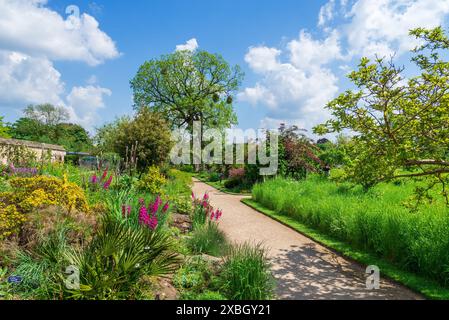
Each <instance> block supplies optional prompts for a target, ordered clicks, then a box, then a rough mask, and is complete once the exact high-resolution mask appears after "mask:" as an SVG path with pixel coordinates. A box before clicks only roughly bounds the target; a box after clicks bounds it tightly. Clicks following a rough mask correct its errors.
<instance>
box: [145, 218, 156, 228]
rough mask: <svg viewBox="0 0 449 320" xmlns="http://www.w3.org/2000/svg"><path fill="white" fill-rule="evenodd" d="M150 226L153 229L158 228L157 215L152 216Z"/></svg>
mask: <svg viewBox="0 0 449 320" xmlns="http://www.w3.org/2000/svg"><path fill="white" fill-rule="evenodd" d="M147 225H148V227H150V228H151V229H152V230H154V229H156V227H157V225H158V220H157V217H156V216H152V217H151V218H150V219H149V220H148V223H147Z"/></svg>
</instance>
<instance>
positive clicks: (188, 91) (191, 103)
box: [131, 51, 243, 128]
mask: <svg viewBox="0 0 449 320" xmlns="http://www.w3.org/2000/svg"><path fill="white" fill-rule="evenodd" d="M242 79H243V73H242V71H241V70H240V68H239V67H238V66H234V67H231V66H229V64H228V63H227V62H226V61H225V60H224V59H223V57H221V56H220V55H217V54H211V53H208V52H206V51H196V52H189V51H177V52H175V53H172V54H168V55H164V56H162V57H161V58H160V59H156V60H150V61H147V62H145V63H144V64H143V65H142V66H141V67H140V68H139V71H138V72H137V74H136V76H135V77H134V79H132V80H131V88H132V89H133V91H134V103H135V107H136V108H137V109H140V108H141V107H143V106H148V107H150V108H152V109H154V110H155V111H157V112H160V113H161V114H163V115H164V116H165V117H166V118H167V120H168V121H169V123H170V125H171V126H172V127H182V126H187V127H188V128H191V126H192V122H193V121H199V120H202V124H203V126H204V127H214V128H226V127H229V126H230V125H231V124H236V123H237V117H236V115H235V113H234V110H233V107H232V103H233V95H234V94H235V93H236V91H237V89H238V87H239V85H240V84H241V81H242Z"/></svg>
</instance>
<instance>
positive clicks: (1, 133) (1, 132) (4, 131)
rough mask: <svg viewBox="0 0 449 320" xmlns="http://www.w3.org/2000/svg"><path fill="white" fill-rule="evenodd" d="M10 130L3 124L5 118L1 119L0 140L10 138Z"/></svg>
mask: <svg viewBox="0 0 449 320" xmlns="http://www.w3.org/2000/svg"><path fill="white" fill-rule="evenodd" d="M9 137H10V135H9V128H8V126H6V125H5V124H4V123H3V117H0V138H9Z"/></svg>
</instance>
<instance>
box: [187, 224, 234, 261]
mask: <svg viewBox="0 0 449 320" xmlns="http://www.w3.org/2000/svg"><path fill="white" fill-rule="evenodd" d="M187 245H188V247H189V249H190V250H191V251H192V252H194V253H205V254H209V255H211V256H215V257H219V256H222V255H223V254H224V253H225V251H226V249H227V247H228V241H227V238H226V235H225V234H224V232H223V231H221V230H220V229H218V225H217V224H216V223H209V224H206V225H203V226H201V227H198V228H197V229H196V230H194V231H193V233H192V236H191V238H189V239H188V241H187Z"/></svg>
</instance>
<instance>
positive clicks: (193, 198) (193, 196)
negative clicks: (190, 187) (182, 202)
mask: <svg viewBox="0 0 449 320" xmlns="http://www.w3.org/2000/svg"><path fill="white" fill-rule="evenodd" d="M192 200H195V194H194V193H193V192H192Z"/></svg>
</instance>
